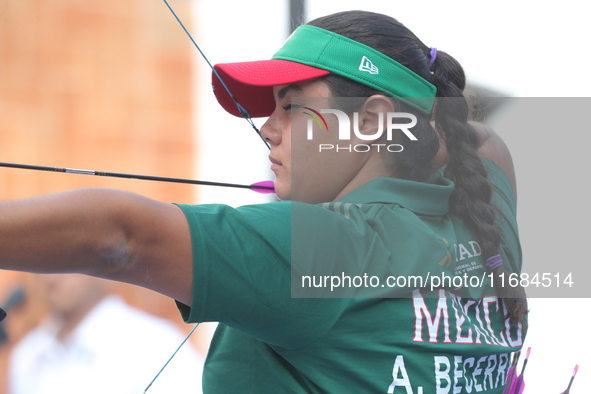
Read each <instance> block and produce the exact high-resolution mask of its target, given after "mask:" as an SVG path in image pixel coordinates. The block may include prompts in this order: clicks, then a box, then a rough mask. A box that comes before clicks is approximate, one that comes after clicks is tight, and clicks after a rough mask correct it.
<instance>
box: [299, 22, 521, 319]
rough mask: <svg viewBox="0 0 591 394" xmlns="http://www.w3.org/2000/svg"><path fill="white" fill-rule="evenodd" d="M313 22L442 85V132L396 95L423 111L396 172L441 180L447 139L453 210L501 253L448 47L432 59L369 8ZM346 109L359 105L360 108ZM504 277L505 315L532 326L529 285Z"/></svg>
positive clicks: (336, 88)
mask: <svg viewBox="0 0 591 394" xmlns="http://www.w3.org/2000/svg"><path fill="white" fill-rule="evenodd" d="M309 24H310V25H313V26H316V27H320V28H323V29H326V30H330V31H333V32H335V33H337V34H340V35H342V36H345V37H348V38H351V39H353V40H355V41H358V42H361V43H363V44H365V45H368V46H370V47H372V48H374V49H376V50H378V51H380V52H382V53H383V54H385V55H387V56H389V57H390V58H392V59H395V60H396V61H397V62H399V63H400V64H402V65H404V66H405V67H407V68H409V69H410V70H412V71H414V72H415V73H416V74H418V75H420V76H421V77H423V78H424V79H426V80H427V81H429V82H431V83H432V84H433V85H435V87H436V88H437V97H441V98H445V99H442V100H437V103H436V109H435V111H434V119H433V120H434V121H435V127H436V129H437V131H439V133H438V132H436V131H435V129H434V128H433V127H432V125H431V120H432V119H431V115H425V114H423V113H420V112H418V111H417V110H415V109H414V108H412V107H410V106H408V105H406V104H405V103H403V102H400V101H399V100H396V99H395V98H392V100H393V101H394V103H395V105H396V108H397V110H399V111H404V112H412V113H414V114H415V115H416V117H417V125H416V126H415V127H414V128H413V134H415V135H416V136H417V139H418V141H416V142H414V143H408V141H406V143H405V145H404V150H403V151H402V152H400V153H397V154H396V160H395V161H394V162H393V165H394V172H395V174H396V176H397V177H399V178H402V179H408V180H414V181H419V182H433V181H435V178H434V175H435V168H434V165H435V160H434V159H435V156H436V154H437V151H438V149H439V143H440V141H439V140H440V138H441V140H442V142H443V143H444V144H445V146H446V148H447V151H448V152H449V161H448V163H447V166H446V168H445V172H444V175H445V176H446V177H447V178H449V179H451V180H452V181H453V182H454V183H455V185H456V187H455V189H454V192H453V194H452V196H451V201H450V203H451V209H452V212H454V214H456V215H457V216H459V217H460V218H462V220H463V221H464V223H465V224H466V226H467V227H468V228H469V229H470V230H472V231H473V232H474V234H475V235H476V237H477V239H478V241H479V244H480V246H481V249H482V254H483V256H485V257H491V256H494V255H496V254H498V253H499V246H500V243H501V237H502V230H501V228H500V227H499V225H498V224H497V223H496V221H495V213H496V208H495V206H494V205H492V204H491V198H492V187H491V185H490V183H489V181H488V179H487V173H486V169H485V166H484V164H483V162H482V160H481V159H480V157H479V156H478V152H477V151H478V148H479V145H480V142H479V138H478V135H477V133H476V130H475V129H474V128H473V126H471V124H470V123H469V122H468V119H469V118H468V116H469V105H468V102H467V101H466V98H465V97H464V95H463V91H464V88H465V84H466V78H465V75H464V71H463V69H462V67H461V65H460V64H459V63H458V62H457V61H456V60H455V59H454V58H453V57H451V56H449V55H448V54H446V53H445V52H442V51H438V53H437V57H436V60H435V62H434V63H432V62H431V54H430V48H429V47H427V46H426V45H425V44H423V43H422V42H421V41H420V40H419V39H418V38H417V37H416V36H415V35H414V33H412V32H411V31H410V30H409V29H407V28H406V27H405V26H404V25H402V24H401V23H400V22H398V21H397V20H395V19H394V18H391V17H388V16H386V15H382V14H376V13H372V12H366V11H350V12H341V13H337V14H333V15H330V16H326V17H322V18H318V19H316V20H314V21H312V22H310V23H309ZM430 63H431V64H430ZM324 81H325V82H326V83H327V84H328V86H329V88H330V89H331V91H332V93H333V96H335V97H369V96H371V95H374V94H384V93H382V92H379V91H376V90H374V89H372V88H370V87H368V86H365V85H362V84H360V83H357V82H354V81H351V80H349V79H346V78H344V77H341V76H338V75H335V74H330V75H328V76H326V77H324ZM337 100H338V99H337ZM360 104H361V103H360ZM337 105H338V103H337ZM344 110H345V111H353V110H355V108H344ZM419 141H420V142H419ZM495 272H496V273H497V275H499V276H500V275H505V278H507V277H508V273H507V271H506V270H505V269H504V268H503V267H500V268H497V269H495ZM506 282H507V281H505V283H506ZM500 283H501V281H500V280H496V281H495V284H496V285H497V288H496V291H497V294H498V296H499V298H501V299H503V303H504V306H505V308H506V311H507V312H506V318H508V319H510V321H512V322H515V323H521V324H523V325H525V315H526V314H527V300H526V297H525V292H524V290H523V288H522V287H521V286H519V285H518V286H517V287H510V286H507V287H502V286H500V285H499V284H500Z"/></svg>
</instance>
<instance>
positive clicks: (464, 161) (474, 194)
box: [432, 52, 527, 326]
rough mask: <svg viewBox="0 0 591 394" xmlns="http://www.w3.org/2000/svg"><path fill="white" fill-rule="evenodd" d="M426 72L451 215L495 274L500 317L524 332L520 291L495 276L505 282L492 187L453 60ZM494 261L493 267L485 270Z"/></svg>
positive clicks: (441, 56) (440, 59)
mask: <svg viewBox="0 0 591 394" xmlns="http://www.w3.org/2000/svg"><path fill="white" fill-rule="evenodd" d="M432 72H433V78H432V83H433V84H434V85H435V86H436V87H437V97H441V98H443V99H438V100H437V101H438V102H437V106H436V110H435V113H434V119H435V127H436V129H437V130H438V131H439V132H440V133H441V134H442V137H443V141H444V143H445V145H446V148H447V151H448V152H449V161H448V164H447V166H446V168H445V172H444V175H445V177H447V178H449V179H450V180H452V181H453V182H454V183H455V185H456V187H455V190H454V192H453V194H452V196H451V201H450V203H451V209H452V211H453V213H454V214H456V215H457V216H459V217H460V218H462V220H463V221H464V223H465V224H466V226H467V227H468V228H469V229H471V230H472V231H473V232H474V233H475V235H476V237H477V239H478V241H479V243H480V246H481V249H482V253H483V256H484V257H485V258H486V259H487V261H488V262H489V264H487V266H488V267H489V269H492V271H493V272H494V273H495V274H496V276H497V278H496V280H495V289H496V292H497V295H498V297H499V298H500V299H502V301H503V304H504V307H505V311H506V315H505V317H506V318H508V319H509V320H510V321H511V322H513V323H520V324H522V325H524V326H525V315H526V314H527V300H526V296H525V291H524V289H523V288H522V287H521V286H520V285H519V284H517V285H516V286H511V285H507V281H506V280H505V281H502V280H500V277H501V276H504V277H505V278H508V277H509V273H508V272H507V270H506V269H505V268H504V267H503V266H502V265H501V264H498V257H497V255H498V254H499V247H500V244H501V237H502V230H501V228H500V227H499V225H498V224H497V223H496V221H495V216H496V207H495V206H494V205H492V204H491V198H492V187H491V184H490V183H489V181H488V178H487V173H486V169H485V167H484V164H483V162H482V160H481V159H480V157H479V155H478V148H479V139H478V135H477V133H476V130H474V128H473V127H472V126H471V125H470V123H469V122H468V115H469V106H468V103H467V101H466V99H465V97H464V95H463V90H464V87H465V83H466V78H465V76H464V71H463V70H462V67H461V66H460V64H459V63H458V62H457V61H456V60H455V59H454V58H453V57H451V56H449V55H447V54H446V53H445V52H438V53H437V58H436V60H435V62H434V63H433V64H432ZM495 260H496V264H495V263H493V264H490V263H491V262H493V261H495ZM503 284H505V285H507V286H502V285H503Z"/></svg>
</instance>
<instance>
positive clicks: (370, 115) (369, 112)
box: [355, 94, 395, 143]
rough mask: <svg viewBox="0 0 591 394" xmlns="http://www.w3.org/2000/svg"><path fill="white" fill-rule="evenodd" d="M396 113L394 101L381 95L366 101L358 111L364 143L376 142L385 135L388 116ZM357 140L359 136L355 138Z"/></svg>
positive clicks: (359, 125)
mask: <svg viewBox="0 0 591 394" xmlns="http://www.w3.org/2000/svg"><path fill="white" fill-rule="evenodd" d="M394 111H395V107H394V103H393V102H392V100H390V98H388V97H386V96H383V95H381V94H376V95H373V96H370V97H368V98H367V99H366V100H365V102H364V103H363V105H362V106H361V108H359V111H358V113H359V123H358V127H359V129H358V130H359V133H361V134H363V135H364V138H363V140H364V141H365V142H364V143H368V142H375V141H377V140H379V139H380V138H381V137H382V136H383V135H384V134H385V130H386V122H387V119H388V117H387V115H386V114H387V113H388V112H394ZM380 131H381V132H380ZM372 136H373V137H372ZM355 138H358V136H355Z"/></svg>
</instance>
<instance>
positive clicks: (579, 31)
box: [0, 0, 591, 394]
mask: <svg viewBox="0 0 591 394" xmlns="http://www.w3.org/2000/svg"><path fill="white" fill-rule="evenodd" d="M171 5H172V6H173V7H174V9H175V10H176V11H177V13H178V14H179V16H180V17H181V19H182V20H183V21H184V22H185V23H186V25H187V27H188V28H189V30H190V31H191V32H192V33H193V35H194V37H195V39H196V41H197V42H198V44H199V45H200V46H201V48H202V50H203V51H204V52H205V54H206V55H207V56H208V58H209V60H210V61H211V62H212V63H222V62H231V61H245V60H259V59H265V58H269V57H270V56H271V55H272V54H273V53H274V52H275V50H276V49H277V48H279V47H280V45H281V44H282V43H283V41H284V40H285V39H286V38H287V36H288V34H289V33H290V32H291V30H292V29H293V27H295V26H297V24H298V23H299V22H301V21H302V20H310V19H313V18H316V17H318V16H322V15H326V14H330V13H333V12H337V11H342V10H350V9H364V10H368V11H376V12H381V13H385V14H388V15H391V16H394V17H395V18H397V19H399V20H400V21H402V22H403V23H404V24H405V25H407V26H408V27H409V28H410V29H411V30H413V31H414V32H415V33H416V34H417V36H419V37H420V38H421V39H422V40H423V42H425V43H426V44H427V45H429V46H434V47H437V48H438V49H440V50H444V51H446V52H447V53H449V54H451V55H453V56H454V57H456V59H458V61H459V62H460V63H461V64H462V65H463V66H464V69H465V71H466V74H467V76H468V80H469V84H470V88H471V90H472V91H473V92H475V93H476V94H480V95H482V96H483V97H485V98H489V99H486V100H485V101H486V102H487V103H488V104H487V106H486V108H487V111H488V112H487V116H488V120H489V122H490V123H491V124H492V126H493V127H494V128H495V129H496V130H497V132H498V133H499V134H501V136H502V137H503V138H504V139H505V141H506V142H507V144H508V145H509V148H510V149H511V151H512V154H513V158H514V161H515V166H516V171H517V178H518V184H519V191H518V195H519V213H518V214H519V217H518V219H519V221H520V226H521V236H522V240H523V250H524V258H525V262H524V264H525V267H526V268H527V267H530V268H531V267H533V268H531V270H532V272H533V271H534V270H535V269H536V268H535V267H536V264H538V263H540V262H543V263H547V264H549V266H550V267H555V271H556V270H558V269H559V268H561V269H563V268H564V267H565V265H566V266H568V267H569V269H571V268H572V269H573V270H578V271H576V273H577V276H576V278H574V279H575V280H576V283H577V284H578V285H579V288H581V287H586V283H585V282H586V280H587V279H588V276H587V275H591V272H590V271H589V270H588V269H587V270H586V271H585V270H584V269H585V268H584V267H585V266H588V264H587V263H588V262H589V257H588V255H587V254H586V253H585V251H586V250H585V249H584V247H585V245H586V244H587V243H588V241H587V238H588V236H589V235H590V234H589V229H588V226H587V225H586V223H587V220H589V219H590V217H589V216H591V215H590V211H589V208H588V202H587V201H588V198H587V197H588V196H589V194H588V191H587V189H588V188H587V183H588V175H587V172H588V168H589V166H588V164H587V163H586V162H585V161H584V158H585V157H586V152H584V151H583V150H584V149H585V148H586V146H587V142H588V139H589V137H588V135H589V133H588V131H589V126H588V123H587V122H586V119H585V118H586V113H587V110H586V108H589V105H590V104H591V102H590V101H589V99H588V98H585V96H588V95H589V93H588V92H589V90H590V88H591V86H590V85H591V83H590V82H589V79H588V78H587V67H588V66H589V64H591V53H590V51H588V50H587V49H586V48H587V46H588V42H589V37H590V36H591V34H590V33H591V32H590V28H589V25H588V23H587V20H586V18H587V17H586V15H588V13H587V12H586V11H585V9H584V8H583V3H582V2H578V1H576V0H565V1H562V2H560V4H553V5H549V4H548V5H546V3H542V2H534V1H529V0H522V1H519V2H517V1H507V0H500V1H495V2H474V1H468V0H450V1H446V2H441V1H435V0H425V1H421V2H412V1H408V0H407V1H397V0H388V1H386V0H382V1H378V0H364V1H362V2H360V1H359V0H357V1H351V0H338V1H336V0H334V1H332V0H330V1H326V0H324V1H322V0H304V1H302V0H292V1H290V0H250V1H244V0H223V1H214V0H192V1H189V0H171ZM210 81H211V72H210V70H209V68H208V66H207V64H206V63H205V61H204V60H203V59H202V58H201V57H200V55H199V53H198V51H197V50H196V49H195V48H194V47H192V46H191V43H190V41H189V39H188V38H187V37H186V35H185V34H184V32H183V31H182V29H181V27H180V26H179V25H178V23H177V22H176V21H175V20H174V17H173V16H172V15H171V14H170V12H169V11H168V9H167V8H166V6H165V4H164V3H163V2H162V1H160V0H149V1H146V0H118V1H111V0H100V1H99V0H28V1H19V2H16V1H11V0H0V161H3V162H16V163H26V164H37V165H48V166H62V167H70V168H82V169H94V170H101V171H113V172H127V173H138V174H146V175H158V176H170V177H177V178H195V179H203V180H212V181H222V182H233V183H248V184H250V183H253V182H257V181H260V180H264V179H272V173H271V172H270V171H269V165H268V161H267V159H266V156H267V148H266V147H265V146H264V145H263V144H262V142H261V141H260V139H259V138H258V137H257V136H255V135H254V131H253V130H252V129H251V128H250V126H249V125H248V124H247V123H246V121H244V120H243V119H238V118H233V117H232V116H230V115H228V114H226V113H225V112H224V111H223V110H222V109H221V108H220V107H219V106H218V104H217V102H216V101H215V98H214V97H213V94H212V93H211V89H210ZM490 97H492V98H494V99H495V100H492V101H491V100H490ZM507 97H511V98H507ZM524 97H525V98H528V99H522V98H524ZM529 98H532V99H529ZM556 98H559V99H556ZM524 107H525V108H527V111H528V112H527V113H528V117H527V118H526V119H525V120H524V119H523V117H521V118H519V117H518V119H519V120H515V118H514V117H512V116H513V115H514V113H515V112H516V111H517V112H519V111H520V109H521V111H522V110H523V108H524ZM557 108H560V109H563V110H566V109H571V111H569V113H568V116H566V115H564V113H556V111H557ZM572 108H575V109H576V110H572ZM553 111H554V112H553ZM255 122H256V123H257V125H259V126H260V125H261V124H262V123H263V122H264V120H262V119H259V120H257V119H255ZM84 186H104V187H115V188H120V189H126V190H130V191H134V192H138V193H141V194H144V195H146V196H149V197H152V198H156V199H159V200H163V201H170V202H178V203H226V204H230V205H233V206H238V205H244V204H251V203H258V202H264V201H268V200H269V199H270V198H272V197H269V196H262V195H258V194H256V193H252V192H250V191H243V190H233V189H222V188H217V187H197V186H186V185H175V184H168V183H166V184H161V183H156V182H146V181H133V180H117V179H110V178H98V177H86V176H82V175H70V174H54V173H46V172H33V171H26V170H16V169H6V168H0V199H2V200H7V199H14V198H22V197H29V196H35V195H39V194H45V193H50V192H57V191H61V190H67V189H71V188H76V187H84ZM38 280H39V279H38V278H36V276H34V275H28V274H18V273H13V272H0V303H1V302H4V303H5V305H6V302H9V300H10V299H11V296H12V301H11V302H12V307H11V310H10V311H9V318H7V319H6V320H5V324H4V325H3V329H4V331H5V333H6V341H5V343H4V345H1V346H0V394H1V393H3V392H4V391H3V390H4V387H3V384H2V383H3V382H5V379H4V376H3V374H4V373H5V370H6V369H5V367H6V362H7V361H6V360H7V355H8V354H9V352H10V349H11V346H12V345H13V344H14V343H15V342H16V341H18V340H19V339H20V338H22V336H23V335H24V334H25V333H26V332H27V331H28V330H30V329H31V328H32V327H34V326H36V325H37V324H38V323H39V321H40V319H41V317H42V316H43V315H44V313H45V309H44V306H43V305H44V303H43V299H42V298H43V296H42V295H41V294H40V292H39V286H38ZM115 291H116V292H117V293H118V294H120V295H121V296H122V297H123V298H124V299H125V300H126V301H127V302H128V303H130V304H132V305H134V306H137V307H139V308H141V309H143V310H146V311H148V312H149V313H152V314H155V315H158V316H161V317H165V318H167V319H170V320H171V321H173V322H174V323H175V324H177V325H178V326H179V327H181V329H182V330H184V331H185V332H186V331H188V327H185V326H184V325H183V324H182V323H181V321H180V317H178V313H177V311H176V308H175V306H174V303H173V302H172V301H171V300H169V299H166V298H164V297H161V296H159V295H157V294H155V293H153V292H149V291H145V290H143V289H139V288H133V287H129V286H125V285H116V286H115ZM19 292H22V293H19ZM19 294H24V295H25V296H23V297H20V299H19V297H18V295H19ZM542 295H543V294H542ZM590 296H591V294H587V293H584V292H583V293H576V294H574V295H573V293H568V292H558V293H556V294H554V293H553V294H552V295H551V297H552V298H547V297H546V298H534V299H532V300H531V302H530V308H531V314H530V327H531V328H530V332H529V336H528V338H527V340H526V347H527V346H531V347H532V355H531V358H530V361H529V364H528V367H527V371H526V376H527V386H526V391H525V392H526V393H528V392H529V393H559V392H562V391H563V390H564V389H565V388H566V385H567V384H568V380H569V378H570V376H571V375H572V370H573V367H574V365H575V364H579V365H580V366H581V368H580V371H579V374H578V375H577V378H576V379H575V382H574V385H573V390H572V392H573V393H575V392H580V393H583V392H587V391H588V389H589V387H591V373H590V372H589V370H591V365H590V364H589V363H588V362H587V361H586V358H585V356H586V355H588V354H589V352H591V339H589V336H588V334H587V331H588V329H589V324H588V322H587V319H584V316H585V314H586V312H588V311H589V310H590V309H591V302H590V298H589V297H590ZM565 297H567V298H565ZM15 300H16V301H18V302H15ZM0 305H1V304H0ZM210 332H211V327H204V329H203V330H202V332H198V333H197V334H196V335H195V336H194V338H193V339H192V341H193V343H194V344H195V346H196V347H197V348H199V349H201V351H203V352H205V351H206V348H207V343H208V339H209V335H210Z"/></svg>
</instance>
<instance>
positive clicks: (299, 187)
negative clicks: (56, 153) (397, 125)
mask: <svg viewBox="0 0 591 394" xmlns="http://www.w3.org/2000/svg"><path fill="white" fill-rule="evenodd" d="M273 94H274V98H275V103H276V106H275V110H274V112H273V113H272V114H271V116H270V117H269V119H268V120H267V122H266V123H265V124H264V125H263V127H262V128H261V134H262V135H263V137H264V138H265V139H266V140H267V141H268V143H269V145H270V146H271V153H270V155H269V160H270V161H271V170H272V171H273V172H274V173H275V191H276V194H277V196H278V197H279V198H280V199H281V200H294V201H301V202H306V203H310V204H317V203H321V202H328V201H333V200H334V199H336V198H337V196H339V195H340V194H341V193H342V192H343V190H345V188H346V187H347V185H349V184H350V183H351V180H352V179H353V178H354V177H355V176H356V175H357V174H358V172H359V170H360V166H361V163H362V160H363V158H362V156H361V155H358V154H357V155H356V154H354V153H353V154H350V153H348V152H343V151H340V152H337V151H335V150H332V151H319V145H320V144H332V145H336V144H338V132H337V130H338V124H337V123H338V121H337V119H336V117H335V116H325V117H324V119H325V120H326V122H327V126H328V127H324V126H323V127H322V128H321V127H320V125H319V124H317V123H316V122H315V121H312V123H311V124H312V127H313V140H308V139H307V128H308V122H309V120H312V117H311V116H310V113H313V111H311V109H312V110H315V111H320V110H321V109H327V108H331V105H332V104H331V102H332V100H331V99H330V98H331V97H332V96H331V93H330V90H329V88H328V86H327V85H326V84H325V83H324V82H322V81H320V80H310V81H305V82H300V83H295V84H290V85H279V86H275V87H274V88H273ZM304 107H306V108H304Z"/></svg>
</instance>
